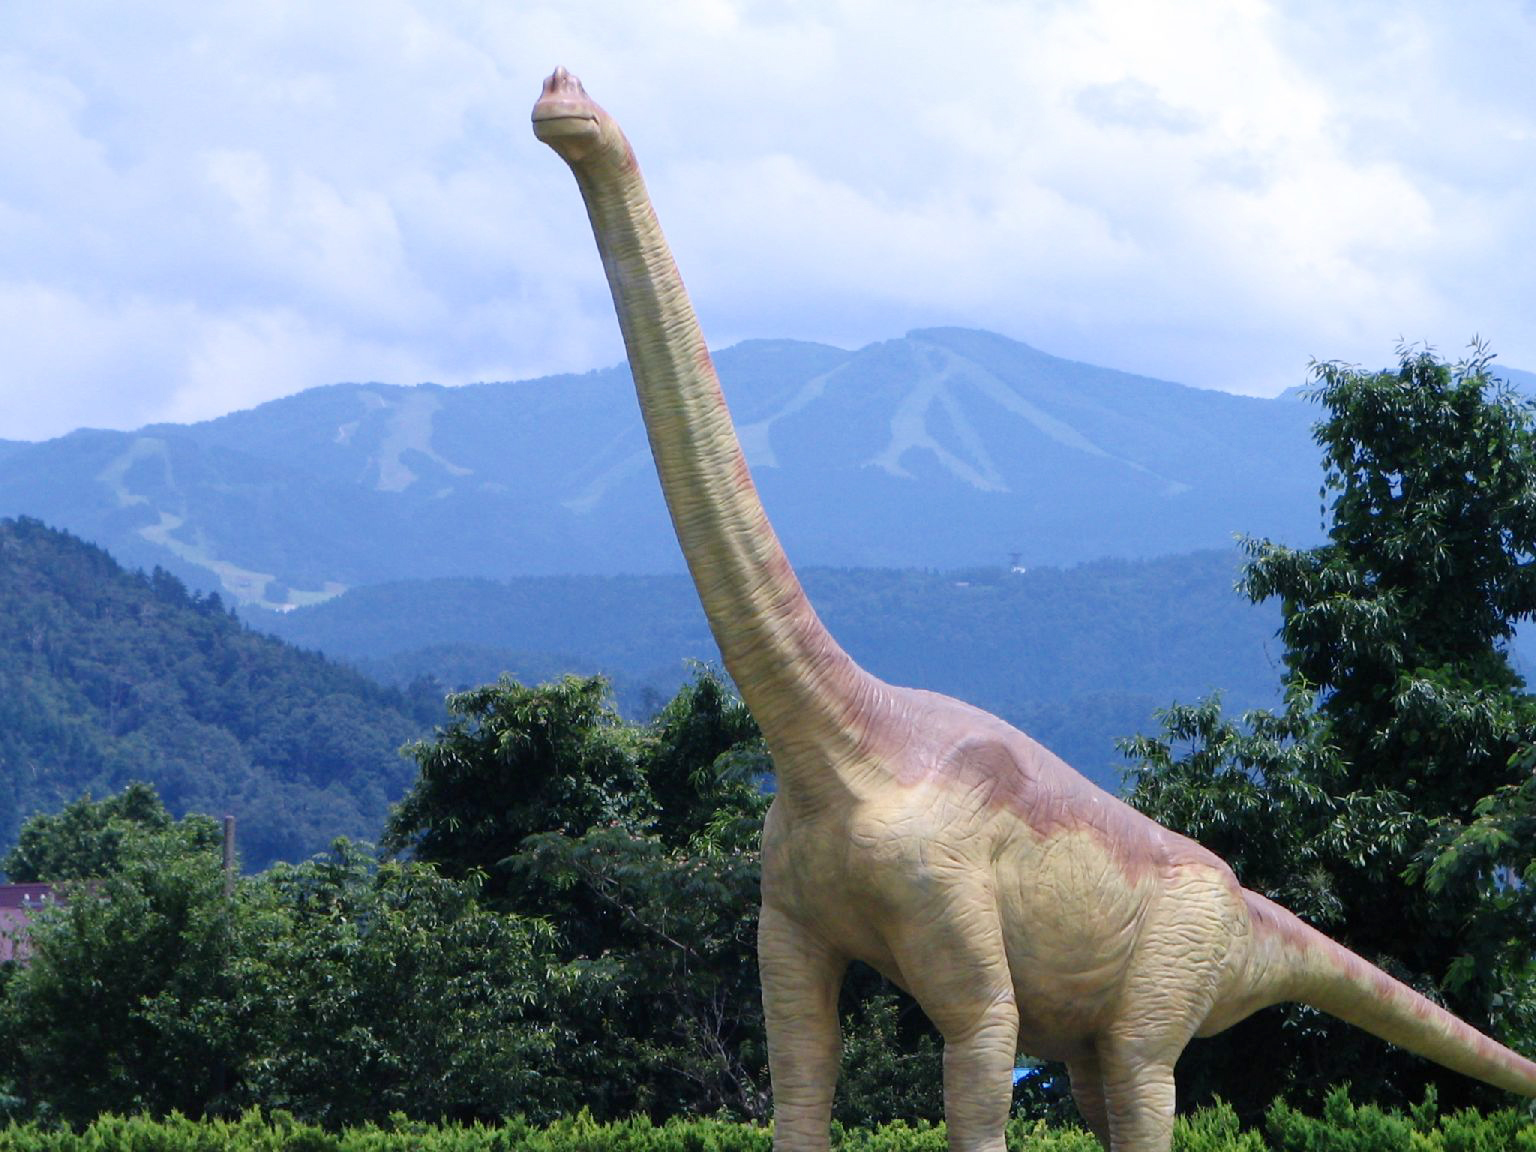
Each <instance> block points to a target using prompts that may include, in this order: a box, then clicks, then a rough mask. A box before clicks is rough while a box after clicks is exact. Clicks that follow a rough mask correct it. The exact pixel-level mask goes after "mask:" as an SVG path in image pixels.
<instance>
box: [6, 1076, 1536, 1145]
mask: <svg viewBox="0 0 1536 1152" xmlns="http://www.w3.org/2000/svg"><path fill="white" fill-rule="evenodd" d="M832 1136H833V1149H834V1152H945V1150H946V1147H947V1144H946V1139H945V1132H944V1126H943V1125H942V1124H939V1125H926V1124H919V1125H916V1126H913V1125H908V1124H903V1123H896V1124H888V1125H885V1126H883V1127H880V1128H874V1129H862V1128H860V1129H854V1128H849V1129H844V1128H842V1127H840V1126H838V1125H834V1126H833V1132H832ZM771 1143H772V1138H771V1133H770V1131H769V1130H768V1129H767V1128H761V1127H755V1126H752V1125H747V1124H737V1123H731V1122H726V1121H719V1120H687V1121H684V1120H674V1121H669V1122H668V1123H666V1124H663V1125H655V1124H652V1123H651V1122H650V1121H648V1120H644V1119H637V1120H627V1121H624V1122H621V1123H616V1124H599V1123H597V1122H595V1121H594V1120H593V1119H592V1118H591V1117H590V1116H588V1115H586V1114H582V1115H579V1116H576V1117H574V1118H570V1119H566V1120H561V1121H559V1122H557V1123H555V1124H552V1125H549V1126H547V1127H534V1126H532V1125H530V1124H526V1123H523V1122H521V1121H512V1122H509V1123H507V1124H505V1125H499V1126H495V1127H482V1126H478V1125H477V1126H473V1127H460V1126H452V1125H447V1126H436V1125H423V1124H416V1123H412V1122H410V1121H408V1120H405V1119H401V1120H400V1121H398V1122H397V1123H396V1124H395V1125H393V1126H392V1127H388V1128H380V1127H375V1126H373V1125H368V1126H365V1127H361V1128H348V1129H344V1130H342V1131H340V1132H330V1131H327V1130H325V1129H323V1128H319V1127H316V1126H314V1125H311V1124H304V1123H300V1122H298V1121H296V1120H294V1119H293V1118H292V1117H291V1116H289V1115H287V1114H285V1113H281V1112H275V1113H270V1114H267V1113H262V1112H260V1111H252V1112H248V1113H246V1114H245V1115H243V1116H241V1117H240V1118H239V1119H238V1120H188V1119H186V1118H184V1117H180V1116H172V1117H170V1118H168V1119H164V1120H154V1119H150V1118H148V1117H142V1116H136V1117H118V1116H105V1117H102V1118H101V1119H99V1120H97V1121H96V1122H95V1123H93V1124H91V1125H90V1126H89V1127H88V1128H86V1129H85V1130H84V1131H82V1132H69V1131H61V1130H56V1129H48V1128H45V1127H40V1126H38V1125H35V1124H24V1125H11V1126H9V1127H7V1128H0V1152H770V1147H771ZM1008 1148H1009V1150H1010V1152H1099V1145H1098V1143H1097V1141H1095V1140H1094V1138H1093V1137H1092V1136H1090V1135H1088V1134H1087V1133H1086V1132H1083V1131H1082V1130H1080V1129H1077V1128H1051V1127H1047V1126H1046V1125H1045V1124H1044V1123H1042V1122H1038V1121H1036V1122H1031V1121H1026V1120H1015V1121H1012V1122H1011V1123H1010V1124H1009V1126H1008ZM1173 1152H1536V1118H1533V1116H1532V1115H1531V1113H1530V1112H1529V1111H1524V1112H1516V1111H1512V1110H1511V1111H1503V1112H1495V1113H1492V1114H1487V1115H1485V1114H1482V1113H1478V1112H1457V1113H1454V1114H1450V1115H1445V1116H1442V1115H1439V1113H1438V1112H1437V1110H1436V1108H1435V1102H1434V1098H1433V1096H1430V1097H1429V1098H1427V1099H1426V1100H1425V1102H1424V1103H1423V1104H1422V1105H1420V1106H1419V1107H1417V1108H1415V1109H1412V1110H1411V1111H1410V1112H1409V1113H1408V1114H1406V1115H1405V1114H1403V1113H1399V1112H1384V1111H1382V1110H1380V1109H1378V1108H1375V1107H1371V1106H1368V1105H1360V1106H1357V1105H1355V1104H1352V1103H1351V1102H1350V1100H1349V1096H1348V1094H1347V1092H1345V1091H1344V1090H1342V1089H1340V1090H1338V1091H1336V1092H1334V1093H1333V1095H1332V1096H1331V1097H1330V1098H1329V1100H1328V1102H1327V1105H1326V1106H1325V1108H1324V1110H1323V1115H1322V1116H1320V1117H1319V1116H1307V1115H1304V1114H1302V1113H1301V1112H1298V1111H1296V1110H1295V1109H1293V1108H1290V1107H1288V1106H1286V1105H1284V1104H1276V1105H1275V1106H1274V1107H1273V1108H1272V1109H1270V1112H1269V1115H1268V1116H1267V1117H1266V1119H1265V1122H1264V1124H1263V1127H1262V1128H1261V1129H1253V1128H1244V1127H1243V1126H1242V1125H1241V1124H1240V1123H1239V1122H1238V1119H1237V1115H1236V1114H1235V1113H1234V1112H1233V1111H1232V1110H1231V1109H1230V1108H1228V1107H1226V1106H1217V1107H1215V1108H1207V1109H1204V1110H1203V1111H1200V1112H1198V1113H1196V1114H1195V1115H1193V1116H1191V1117H1188V1118H1185V1119H1180V1120H1179V1122H1178V1124H1177V1126H1176V1128H1175V1130H1174V1137H1173Z"/></svg>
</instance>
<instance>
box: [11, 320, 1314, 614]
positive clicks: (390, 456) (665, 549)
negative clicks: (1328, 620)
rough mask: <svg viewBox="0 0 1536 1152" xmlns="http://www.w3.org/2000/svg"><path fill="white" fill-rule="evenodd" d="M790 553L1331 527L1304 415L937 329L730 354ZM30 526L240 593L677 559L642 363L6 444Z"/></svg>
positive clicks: (768, 498)
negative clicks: (654, 463)
mask: <svg viewBox="0 0 1536 1152" xmlns="http://www.w3.org/2000/svg"><path fill="white" fill-rule="evenodd" d="M717 364H718V366H719V370H720V376H721V381H722V386H723V388H724V389H725V392H726V395H727V398H728V400H729V402H730V404H731V407H732V410H733V412H734V415H735V419H736V423H737V425H738V427H739V429H740V434H741V440H742V443H743V446H744V448H745V451H746V454H747V457H748V461H749V463H750V464H751V466H752V469H753V474H754V476H755V478H756V480H757V483H758V486H759V488H760V490H761V492H762V496H763V500H764V503H765V505H766V506H767V508H768V511H769V515H770V517H771V518H772V519H773V521H774V524H775V526H776V528H777V529H778V532H779V535H780V537H781V538H782V539H783V540H784V542H785V546H786V549H787V550H788V551H789V553H790V556H791V558H792V559H793V560H794V562H795V563H796V564H797V565H800V566H835V567H850V566H853V567H913V566H915V567H925V568H941V569H947V568H958V567H965V566H972V565H993V564H1002V563H1009V562H1011V563H1014V564H1017V565H1018V566H1022V567H1035V566H1041V565H1052V566H1059V565H1063V564H1073V563H1078V562H1081V561H1084V560H1090V559H1095V558H1099V557H1108V556H1113V557H1126V558H1132V557H1148V556H1157V555H1165V554H1170V553H1177V552H1186V551H1191V550H1195V549H1201V548H1224V547H1228V546H1230V544H1231V541H1232V538H1233V535H1234V534H1236V533H1250V534H1255V535H1268V536H1273V537H1276V538H1282V539H1285V540H1288V541H1291V542H1294V543H1300V544H1306V543H1311V542H1312V541H1313V540H1315V539H1316V538H1317V537H1318V521H1319V517H1318V504H1317V482H1318V465H1317V450H1316V447H1315V446H1314V445H1313V443H1312V441H1311V439H1310V433H1309V428H1310V425H1311V422H1312V421H1313V419H1314V413H1313V411H1312V409H1311V407H1310V406H1309V405H1307V404H1302V403H1298V402H1296V401H1294V400H1261V399H1254V398H1251V397H1243V396H1235V395H1230V394H1227V393H1223V392H1214V391H1204V390H1200V389H1194V388H1188V387H1184V386H1181V385H1178V384H1172V383H1168V382H1166V381H1160V380H1153V379H1149V378H1146V377H1140V376H1133V375H1128V374H1126V373H1122V372H1117V371H1112V370H1109V369H1104V368H1097V367H1093V366H1091V365H1087V364H1081V363H1076V362H1073V361H1068V360H1062V359H1059V358H1057V357H1053V356H1050V355H1047V354H1045V353H1043V352H1040V351H1037V350H1035V349H1033V348H1030V347H1028V346H1026V345H1023V344H1020V343H1017V342H1015V341H1012V340H1008V339H1006V338H1004V337H1001V336H997V335H994V334H991V333H986V332H977V331H969V330H961V329H930V330H923V331H917V332H912V333H910V334H909V335H907V336H906V337H904V338H902V339H899V340H890V341H885V342H882V343H878V344H872V345H870V346H868V347H866V348H862V349H859V350H857V351H844V350H842V349H838V348H832V347H829V346H826V345H820V344H807V343H799V342H794V341H783V340H778V341H752V342H748V343H744V344H740V345H736V346H735V347H732V348H727V349H725V350H723V351H721V352H719V353H718V354H717ZM0 515H28V516H35V517H38V518H40V519H42V520H44V521H46V522H48V523H49V524H52V525H55V526H58V527H60V528H64V529H67V530H69V531H71V532H74V533H77V534H78V535H80V536H82V537H84V538H86V539H88V540H91V541H93V542H95V543H97V544H99V545H101V546H103V547H106V548H108V549H109V550H110V551H111V552H112V553H113V555H114V556H116V557H118V558H119V559H120V560H121V561H123V562H124V563H127V564H131V565H135V566H140V567H144V568H146V569H148V568H153V567H155V566H160V567H163V568H165V569H166V570H168V571H170V572H173V573H174V574H176V575H177V576H178V577H179V578H180V579H182V580H184V581H186V582H187V583H188V584H189V585H190V586H192V587H194V588H199V589H203V590H217V591H219V592H220V593H221V594H222V595H224V596H225V597H226V599H230V600H233V601H234V602H236V603H239V604H242V605H262V606H266V607H270V608H278V609H291V608H294V607H297V606H301V605H305V604H313V603H317V602H320V601H323V600H326V599H329V598H331V597H334V596H336V595H339V594H340V593H341V592H343V591H345V590H346V589H349V588H355V587H359V586H363V585H370V584H378V583H382V582H385V581H396V580H407V579H433V578H462V577H490V578H503V577H512V576H524V575H554V574H611V573H617V572H624V573H631V574H649V573H666V572H680V571H681V570H682V560H681V556H680V554H679V552H678V549H677V545H676V543H675V540H674V538H673V534H672V531H671V527H670V524H669V523H668V521H667V517H666V510H665V507H664V506H663V503H662V500H661V494H660V490H659V487H658V485H657V482H656V478H655V474H654V471H653V469H652V467H651V463H650V454H649V449H648V446H647V443H646V440H645V434H644V430H643V428H642V426H641V424H640V419H639V413H638V409H637V406H636V403H635V399H634V395H633V390H632V387H631V383H630V379H629V374H628V371H627V369H626V368H625V367H623V366H620V367H615V368H610V369H605V370H602V371H596V372H590V373H587V374H585V375H579V376H557V377H550V378H546V379H541V380H532V381H521V382H515V383H503V384H481V385H473V386H467V387H459V388H452V389H448V388H440V387H436V386H432V385H420V386H416V387H397V386H391V385H382V384H342V385H335V386H331V387H325V388H317V389H312V390H309V391H306V392H302V393H299V394H298V395H295V396H290V397H288V398H286V399H282V400H277V401H273V402H271V403H268V404H263V405H261V406H260V407H258V408H255V409H252V410H249V411H244V412H237V413H234V414H232V415H229V416H225V417H222V418H220V419H217V420H211V421H207V422H204V423H200V424H191V425H154V426H150V427H146V428H142V429H139V430H137V431H134V432H116V431H102V430H81V431H78V432H75V433H72V434H70V435H67V436H63V437H60V438H58V439H55V440H50V441H46V442H42V443H37V444H20V443H14V442H13V443H9V444H6V445H4V447H3V449H0Z"/></svg>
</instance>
